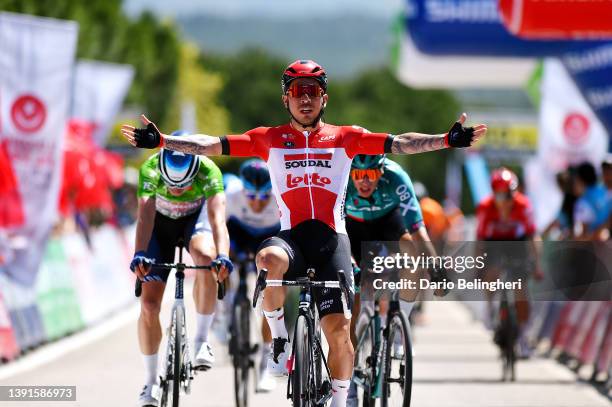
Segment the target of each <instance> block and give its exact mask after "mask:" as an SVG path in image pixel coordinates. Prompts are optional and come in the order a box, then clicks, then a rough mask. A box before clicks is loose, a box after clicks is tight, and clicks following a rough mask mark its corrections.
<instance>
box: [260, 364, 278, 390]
mask: <svg viewBox="0 0 612 407" xmlns="http://www.w3.org/2000/svg"><path fill="white" fill-rule="evenodd" d="M274 389H276V379H275V378H274V377H272V376H270V373H268V371H267V370H266V369H262V370H261V372H260V373H259V380H258V381H257V391H258V392H260V393H268V392H270V391H272V390H274Z"/></svg>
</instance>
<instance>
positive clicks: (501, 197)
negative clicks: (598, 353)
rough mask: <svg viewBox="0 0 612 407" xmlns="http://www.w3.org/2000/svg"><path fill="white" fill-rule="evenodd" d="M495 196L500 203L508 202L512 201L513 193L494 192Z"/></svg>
mask: <svg viewBox="0 0 612 407" xmlns="http://www.w3.org/2000/svg"><path fill="white" fill-rule="evenodd" d="M493 195H495V200H496V201H498V202H501V201H508V200H510V199H512V193H511V192H494V193H493Z"/></svg>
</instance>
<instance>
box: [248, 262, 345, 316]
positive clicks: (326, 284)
mask: <svg viewBox="0 0 612 407" xmlns="http://www.w3.org/2000/svg"><path fill="white" fill-rule="evenodd" d="M267 276H268V270H266V269H261V271H260V272H259V275H258V276H257V283H256V284H255V290H254V292H253V308H255V307H257V301H258V299H259V295H260V294H261V291H263V290H264V289H265V288H266V287H268V286H269V287H282V286H291V287H311V288H312V287H318V288H338V289H340V290H341V300H342V307H343V308H344V316H345V317H346V318H347V319H350V318H351V312H352V309H353V298H352V296H351V295H350V288H349V286H348V283H347V281H346V276H345V275H344V271H342V270H339V271H338V280H335V281H334V280H330V281H312V280H267V279H266V277H267Z"/></svg>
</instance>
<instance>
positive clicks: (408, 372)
mask: <svg viewBox="0 0 612 407" xmlns="http://www.w3.org/2000/svg"><path fill="white" fill-rule="evenodd" d="M396 333H399V334H400V335H401V343H402V346H403V355H395V354H393V353H394V352H395V347H394V341H395V335H396ZM385 340H386V341H387V344H386V345H387V346H385V359H384V362H385V365H384V373H383V374H384V381H383V391H382V403H381V404H382V407H389V406H391V405H393V406H395V405H399V406H402V407H410V400H411V397H412V341H411V339H410V328H409V325H408V318H407V317H406V314H404V312H403V311H401V310H400V311H398V312H395V313H394V314H393V316H392V317H391V321H389V322H388V335H387V338H385ZM394 360H396V361H399V362H400V363H399V365H398V367H399V369H398V372H397V373H398V376H397V377H394V374H393V372H392V367H393V366H392V364H393V361H394ZM393 384H398V385H399V387H400V389H398V391H400V390H401V395H402V397H400V398H399V399H398V401H399V400H401V402H399V403H398V404H395V403H390V398H391V396H392V395H393V394H394V393H393V392H392V388H395V386H393V387H392V385H393Z"/></svg>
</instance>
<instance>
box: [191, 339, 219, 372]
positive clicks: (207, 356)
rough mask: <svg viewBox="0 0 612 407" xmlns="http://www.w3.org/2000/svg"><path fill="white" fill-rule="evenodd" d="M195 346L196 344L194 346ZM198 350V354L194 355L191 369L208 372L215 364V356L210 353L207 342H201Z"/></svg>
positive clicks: (210, 349)
mask: <svg viewBox="0 0 612 407" xmlns="http://www.w3.org/2000/svg"><path fill="white" fill-rule="evenodd" d="M196 346H197V344H196ZM196 349H198V353H197V354H196V357H195V360H194V363H193V367H194V369H198V370H208V369H210V368H211V367H212V365H213V364H214V363H215V354H214V353H213V351H212V348H211V347H210V345H209V344H208V342H203V343H202V344H201V345H200V346H199V347H196Z"/></svg>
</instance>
